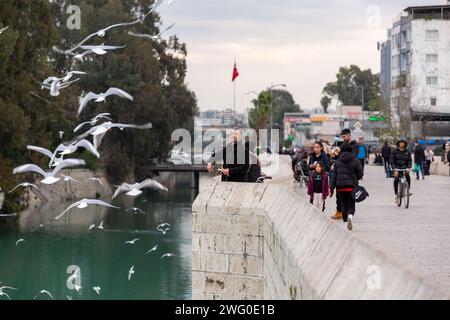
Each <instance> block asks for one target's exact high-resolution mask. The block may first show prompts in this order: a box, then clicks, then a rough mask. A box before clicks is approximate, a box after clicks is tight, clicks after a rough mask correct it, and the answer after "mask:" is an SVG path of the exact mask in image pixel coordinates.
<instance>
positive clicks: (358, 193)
mask: <svg viewBox="0 0 450 320" xmlns="http://www.w3.org/2000/svg"><path fill="white" fill-rule="evenodd" d="M368 196H369V193H368V192H367V190H366V188H364V187H363V186H356V187H355V188H354V189H353V191H352V198H353V200H355V202H363V201H364V200H366V198H367V197H368Z"/></svg>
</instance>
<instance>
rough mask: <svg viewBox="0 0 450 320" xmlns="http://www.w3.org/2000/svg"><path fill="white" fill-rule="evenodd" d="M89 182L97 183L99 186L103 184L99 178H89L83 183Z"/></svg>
mask: <svg viewBox="0 0 450 320" xmlns="http://www.w3.org/2000/svg"><path fill="white" fill-rule="evenodd" d="M89 181H94V182H98V183H99V184H100V185H103V182H102V180H101V179H100V178H96V177H90V178H88V179H87V180H86V181H85V182H89Z"/></svg>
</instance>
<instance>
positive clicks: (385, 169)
mask: <svg viewBox="0 0 450 320" xmlns="http://www.w3.org/2000/svg"><path fill="white" fill-rule="evenodd" d="M383 162H384V172H386V174H387V173H388V170H389V159H383Z"/></svg>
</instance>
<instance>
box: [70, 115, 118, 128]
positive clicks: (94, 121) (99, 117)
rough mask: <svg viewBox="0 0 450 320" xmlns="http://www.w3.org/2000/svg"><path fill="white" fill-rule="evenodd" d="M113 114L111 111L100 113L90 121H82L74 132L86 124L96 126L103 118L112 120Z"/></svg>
mask: <svg viewBox="0 0 450 320" xmlns="http://www.w3.org/2000/svg"><path fill="white" fill-rule="evenodd" d="M110 116H111V114H110V113H100V114H98V115H96V116H95V117H94V118H92V119H91V120H90V121H86V122H83V123H80V124H79V125H78V126H77V127H76V128H75V129H74V130H73V132H77V131H79V130H80V129H81V128H83V127H84V126H85V125H87V124H89V125H90V126H91V127H93V126H95V125H96V124H97V123H98V122H99V121H100V120H102V119H106V120H109V121H112V119H111V118H110Z"/></svg>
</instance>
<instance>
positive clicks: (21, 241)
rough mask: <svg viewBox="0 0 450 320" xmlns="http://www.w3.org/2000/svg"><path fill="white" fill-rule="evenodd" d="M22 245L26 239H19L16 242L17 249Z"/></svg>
mask: <svg viewBox="0 0 450 320" xmlns="http://www.w3.org/2000/svg"><path fill="white" fill-rule="evenodd" d="M21 243H25V239H19V240H17V241H16V247H17V246H18V245H19V244H21Z"/></svg>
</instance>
